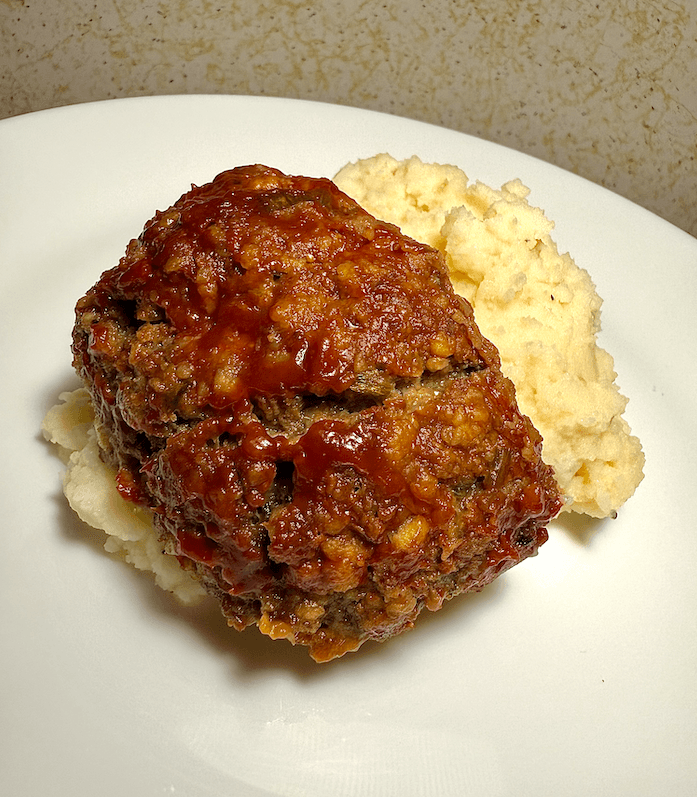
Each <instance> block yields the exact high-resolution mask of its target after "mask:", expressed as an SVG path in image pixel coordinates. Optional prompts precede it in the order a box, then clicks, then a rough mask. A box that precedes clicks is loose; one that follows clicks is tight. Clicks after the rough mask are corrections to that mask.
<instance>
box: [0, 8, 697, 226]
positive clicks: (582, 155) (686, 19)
mask: <svg viewBox="0 0 697 797" xmlns="http://www.w3.org/2000/svg"><path fill="white" fill-rule="evenodd" d="M0 32H1V34H2V35H1V38H0V118H2V117H8V116H14V115H17V114H23V113H27V112H30V111H35V110H40V109H44V108H49V107H53V106H57V105H68V104H72V103H79V102H87V101H91V100H101V99H108V98H114V97H128V96H139V95H152V94H193V93H196V94H201V93H207V94H210V93H214V94H223V93H225V94H255V95H268V96H278V97H293V98H303V99H311V100H320V101H324V102H333V103H340V104H343V105H351V106H356V107H361V108H370V109H374V110H380V111H386V112H388V113H393V114H399V115H402V116H407V117H411V118H414V119H420V120H424V121H428V122H432V123H434V124H438V125H443V126H446V127H450V128H454V129H456V130H461V131H463V132H466V133H470V134H473V135H476V136H480V137H482V138H485V139H487V140H490V141H495V142H498V143H500V144H504V145H506V146H509V147H512V148H514V149H517V150H521V151H523V152H527V153H529V154H531V155H535V156H537V157H539V158H542V159H544V160H547V161H550V162H552V163H555V164H557V165H559V166H561V167H563V168H565V169H568V170H570V171H572V172H575V173H577V174H580V175H582V176H584V177H586V178H588V179H590V180H592V181H594V182H596V183H599V184H601V185H603V186H605V187H607V188H609V189H611V190H613V191H616V192H618V193H619V194H622V195H623V196H626V197H628V198H629V199H631V200H633V201H635V202H637V203H638V204H640V205H643V206H644V207H646V208H648V209H649V210H651V211H653V212H654V213H656V214H658V215H659V216H662V217H664V218H666V219H668V220H669V221H671V222H673V223H674V224H676V225H677V226H679V227H682V228H683V229H684V230H687V231H688V232H690V233H691V234H692V235H697V201H696V197H697V1H696V0H675V2H670V0H654V2H645V1H644V0H615V2H613V3H601V2H593V1H592V0H591V1H590V2H585V1H582V0H565V1H562V0H560V1H557V0H528V2H521V1H520V0H475V1H474V2H466V1H465V0H423V1H418V0H382V2H370V1H367V0H323V1H321V2H314V3H313V2H311V1H310V0H306V2H299V1H298V0H276V1H275V2H274V0H228V1H227V2H222V0H220V2H211V1H210V0H188V2H187V0H173V1H172V2H165V0H160V1H159V2H158V0H61V2H55V0H0ZM513 176H515V175H512V177H513Z"/></svg>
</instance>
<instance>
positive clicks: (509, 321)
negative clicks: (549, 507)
mask: <svg viewBox="0 0 697 797" xmlns="http://www.w3.org/2000/svg"><path fill="white" fill-rule="evenodd" d="M334 182H335V183H336V184H337V185H338V186H339V188H341V189H342V190H343V191H345V192H346V193H347V194H349V196H351V197H352V198H353V199H355V200H356V201H357V202H358V203H359V204H361V205H363V207H365V208H366V210H368V211H369V212H370V213H372V214H373V215H375V216H377V217H378V218H382V219H384V220H386V221H390V222H392V223H394V224H397V225H398V226H400V227H401V228H402V231H403V232H404V233H406V234H407V235H409V236H411V237H413V238H416V239H417V240H420V241H423V242H424V243H428V244H430V245H431V246H435V247H436V248H438V249H440V250H441V251H442V252H443V253H444V254H445V256H446V259H447V262H448V267H449V269H450V274H451V278H452V281H453V285H454V287H455V289H456V290H457V291H458V292H459V293H460V294H461V295H462V296H464V297H465V298H466V299H467V300H468V301H469V302H470V304H472V306H473V307H474V310H475V318H476V320H477V323H478V325H479V327H480V329H481V330H482V332H483V334H484V335H485V336H486V337H488V338H489V339H490V340H491V341H492V342H493V343H494V344H495V345H496V346H497V347H498V349H499V352H500V355H501V362H502V366H503V371H504V373H506V375H507V376H509V377H510V378H511V379H512V380H513V382H514V384H515V385H516V390H517V395H518V402H519V405H520V408H521V409H522V411H523V412H525V413H526V414H527V415H528V416H529V417H530V419H531V420H532V422H533V424H534V425H535V426H536V427H537V428H538V429H539V431H540V432H541V434H542V436H543V438H544V449H543V455H544V458H545V460H546V461H547V462H548V463H549V464H550V465H552V466H553V468H554V470H555V473H556V477H557V481H558V482H559V485H560V487H561V489H562V490H563V491H564V493H565V494H566V496H567V501H568V503H567V506H566V507H565V508H566V509H570V510H573V511H575V512H581V513H584V514H588V515H591V516H593V517H608V516H613V515H615V514H616V512H617V510H618V509H619V507H620V506H621V505H622V504H623V503H624V502H625V501H626V500H627V499H628V498H629V497H630V496H631V495H632V494H633V493H634V491H635V489H636V487H637V485H638V484H639V482H640V481H641V480H642V478H643V465H644V455H643V452H642V449H641V444H640V442H639V440H638V439H637V438H636V437H634V436H632V434H631V431H630V428H629V426H628V424H627V422H626V420H625V419H624V418H623V417H622V413H623V411H624V409H625V407H626V404H627V399H626V398H624V397H623V396H622V395H621V394H620V392H619V390H618V388H617V385H616V384H615V379H616V374H615V371H614V366H613V360H612V357H611V356H610V355H609V354H608V353H607V352H606V351H604V350H603V349H602V348H600V347H599V346H598V345H597V342H596V338H597V333H598V332H599V330H600V307H601V299H600V297H599V296H598V294H597V293H596V290H595V286H594V285H593V283H592V281H591V278H590V276H589V275H588V273H587V272H586V271H585V270H583V269H582V268H579V267H578V266H577V265H576V264H575V263H574V261H573V260H572V259H571V257H570V256H569V255H568V254H560V253H559V251H558V249H557V247H556V244H555V243H554V241H553V240H552V238H551V232H552V230H553V227H554V224H553V223H552V222H551V221H550V220H549V219H547V218H546V217H545V215H544V213H543V212H542V210H540V209H539V208H536V207H533V206H531V205H530V204H529V203H528V201H527V196H528V194H529V191H528V189H527V188H526V187H525V186H524V185H523V184H522V183H521V182H520V181H519V180H513V181H512V182H509V183H506V184H505V185H504V186H503V187H502V188H501V190H500V191H496V190H494V189H492V188H489V187H488V186H486V185H484V184H482V183H479V182H476V183H470V182H469V180H468V178H467V175H466V174H465V173H464V172H462V171H461V170H460V169H458V168H457V167H455V166H447V165H441V164H426V163H423V162H422V161H421V160H419V159H418V158H416V157H413V158H410V159H409V160H405V161H397V160H395V159H394V158H392V157H391V156H389V155H378V156H376V157H374V158H369V159H367V160H363V161H358V162H357V163H354V164H349V165H347V166H345V167H344V168H343V169H342V170H341V171H340V172H339V173H338V174H337V175H336V177H335V178H334Z"/></svg>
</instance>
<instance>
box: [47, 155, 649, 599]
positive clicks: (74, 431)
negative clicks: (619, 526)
mask: <svg viewBox="0 0 697 797" xmlns="http://www.w3.org/2000/svg"><path fill="white" fill-rule="evenodd" d="M335 182H336V183H337V185H338V186H339V187H340V188H341V189H342V190H343V191H345V192H346V193H347V194H349V195H350V196H352V197H353V198H354V199H355V200H357V201H358V202H359V203H360V204H362V205H363V206H364V207H365V208H366V209H367V210H369V211H370V212H371V213H373V214H374V215H375V216H377V217H379V218H382V219H385V220H387V221H391V222H393V223H395V224H397V225H399V226H400V227H401V228H402V230H403V232H405V233H406V234H407V235H410V236H412V237H414V238H416V239H418V240H421V241H423V242H425V243H428V244H430V245H431V246H435V247H436V248H438V249H440V250H441V251H442V252H444V253H445V256H446V259H447V262H448V265H449V268H450V273H451V277H452V280H453V283H454V285H455V288H456V290H458V291H459V292H460V293H461V294H462V295H463V296H464V297H465V298H466V299H467V300H468V301H469V302H470V303H471V304H472V305H473V306H474V308H475V314H476V319H477V322H478V324H479V326H480V328H481V329H482V331H483V333H484V334H485V335H486V336H487V337H489V338H490V339H491V340H492V341H493V342H494V343H495V344H496V346H497V347H498V349H499V351H500V354H501V360H502V364H503V370H504V372H505V373H507V375H508V376H509V377H510V378H511V379H512V380H513V381H514V383H515V385H516V388H517V394H518V401H519V404H520V407H521V409H522V410H523V411H524V412H525V413H527V414H528V415H529V416H530V418H531V419H532V421H533V423H534V424H535V426H536V427H537V428H538V429H539V430H540V432H541V433H542V435H543V437H544V457H545V459H546V460H547V462H548V463H549V464H551V465H552V466H553V467H554V469H555V472H556V476H557V480H558V482H559V484H560V486H561V488H562V490H563V491H564V492H565V493H566V495H567V497H568V504H567V507H566V508H567V509H571V510H574V511H576V512H582V513H586V514H588V515H592V516H595V517H606V516H611V515H614V514H615V513H616V511H617V509H618V508H619V507H620V506H621V505H622V504H623V503H624V502H625V501H626V500H627V498H629V497H630V496H631V495H632V493H633V492H634V490H635V489H636V486H637V485H638V484H639V482H640V481H641V479H642V468H643V463H644V456H643V453H642V450H641V445H640V443H639V441H638V439H637V438H636V437H633V436H632V435H631V434H630V429H629V426H628V425H627V423H626V421H625V420H624V419H623V418H622V412H623V411H624V409H625V406H626V403H627V400H626V399H625V398H624V397H622V396H621V395H620V393H619V391H618V389H617V386H616V385H615V373H614V370H613V362H612V358H611V357H610V355H609V354H608V353H607V352H605V351H604V350H603V349H601V348H599V347H598V345H597V343H596V335H597V332H598V330H599V327H600V320H599V319H600V306H601V300H600V298H599V297H598V295H597V293H596V291H595V288H594V286H593V283H592V282H591V279H590V277H589V276H588V274H587V273H586V272H585V271H584V270H583V269H580V268H578V267H577V266H576V265H575V264H574V262H573V261H572V260H571V258H570V257H569V256H568V255H566V254H564V255H562V254H559V252H558V251H557V248H556V245H555V244H554V242H553V240H552V238H551V237H550V233H551V231H552V229H553V224H552V222H551V221H549V220H548V219H547V218H545V216H544V214H543V213H542V211H541V210H539V209H538V208H535V207H532V206H531V205H530V204H529V203H528V202H527V195H528V190H527V189H526V188H525V187H524V186H523V185H522V183H520V182H519V181H517V180H516V181H513V182H510V183H507V184H506V185H504V186H503V188H502V189H501V190H500V191H495V190H493V189H491V188H489V187H487V186H486V185H483V184H481V183H473V184H470V182H469V180H468V178H467V176H466V175H465V174H464V172H462V171H461V170H460V169H458V168H456V167H454V166H445V165H438V164H424V163H423V162H421V161H420V160H419V159H418V158H411V159H410V160H407V161H401V162H400V161H396V160H395V159H394V158H391V157H390V156H388V155H379V156H377V157H375V158H371V159H369V160H365V161H360V162H358V163H356V164H349V165H348V166H346V167H344V168H343V169H342V170H341V171H340V172H339V174H338V175H337V176H336V177H335ZM60 398H61V403H60V404H58V405H57V406H56V407H54V408H53V409H51V410H50V411H49V413H48V414H47V416H46V418H45V420H44V426H43V433H44V436H45V437H46V439H47V440H49V441H51V442H53V443H56V444H57V445H58V446H59V447H60V450H61V451H62V452H63V454H64V456H65V459H66V460H67V472H66V475H65V481H64V491H65V494H66V497H67V498H68V501H69V503H70V506H71V507H72V508H73V510H74V511H75V512H76V513H77V514H78V515H79V517H80V518H81V519H82V520H84V521H85V522H86V523H88V524H89V525H91V526H93V527H94V528H97V529H101V530H103V531H105V532H106V534H107V539H106V543H105V546H104V547H105V549H106V550H107V551H109V552H111V553H116V554H119V555H121V556H122V557H124V558H125V560H126V561H127V562H129V563H131V564H132V565H134V566H135V567H137V568H139V569H141V570H149V571H152V572H153V573H154V574H155V579H156V582H157V584H158V585H159V586H160V587H162V588H163V589H165V590H169V591H171V592H173V593H174V594H175V595H176V596H177V598H178V599H179V600H180V601H181V602H182V603H184V604H195V603H198V602H199V601H200V600H201V599H202V598H203V597H204V596H205V593H204V590H203V588H202V587H201V586H200V585H199V584H198V582H196V581H195V580H194V579H193V578H192V577H191V576H189V574H188V573H187V572H185V571H184V570H182V569H181V568H180V567H179V565H178V563H177V560H176V559H175V558H173V557H171V556H168V555H165V554H164V553H163V552H162V549H161V546H160V543H159V540H158V537H157V534H156V532H155V530H154V528H153V526H152V523H151V522H150V519H149V517H148V514H147V512H146V511H144V510H142V509H139V508H138V507H136V506H135V505H133V504H131V503H128V502H126V501H125V500H124V499H123V498H121V496H120V495H119V493H118V491H117V489H116V482H115V478H114V474H113V472H112V471H111V470H110V469H109V468H108V466H106V465H105V464H104V463H103V462H102V460H101V459H100V456H99V448H98V444H97V436H96V432H95V430H94V426H93V420H94V416H93V413H92V408H91V404H90V400H89V396H88V393H87V391H86V390H84V389H80V390H76V391H74V392H72V393H64V394H62V395H61V397H60Z"/></svg>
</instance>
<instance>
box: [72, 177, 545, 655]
mask: <svg viewBox="0 0 697 797" xmlns="http://www.w3.org/2000/svg"><path fill="white" fill-rule="evenodd" d="M73 353H74V365H75V368H76V369H77V371H78V373H79V374H80V376H81V377H82V379H83V380H84V382H85V385H86V386H87V388H88V389H89V391H90V393H91V396H92V400H93V403H94V407H95V412H96V417H97V426H98V431H99V437H100V444H101V446H102V450H103V457H104V459H105V460H106V461H107V462H108V463H110V464H111V465H113V466H114V467H115V469H116V473H117V475H116V479H117V484H118V487H119V489H120V491H121V493H122V494H123V495H124V497H126V498H127V499H129V500H131V501H135V502H137V503H139V504H142V505H145V506H147V507H150V509H151V510H152V513H153V519H154V524H155V526H156V528H157V530H158V531H159V533H160V534H161V538H162V542H163V547H164V549H165V550H166V551H167V552H168V553H170V554H171V555H172V556H176V557H177V558H178V560H179V562H180V563H181V566H182V567H184V568H187V569H189V570H191V572H192V573H193V574H194V575H195V576H196V577H197V578H198V579H200V581H201V582H202V583H203V584H204V586H205V587H206V588H207V590H208V591H210V592H211V593H212V594H213V595H214V596H215V597H216V598H217V599H218V600H219V601H220V604H221V607H222V611H223V613H224V615H225V617H226V618H227V620H228V622H229V624H230V625H232V626H234V627H235V628H238V629H242V628H244V627H246V626H248V625H250V624H253V623H256V624H257V625H258V626H259V628H260V629H261V631H262V632H264V633H265V634H268V635H270V636H271V637H274V638H278V637H284V638H287V639H289V640H290V641H291V642H293V643H298V644H302V645H307V646H308V647H309V649H310V654H311V655H312V656H313V658H315V659H316V660H318V661H325V660H328V659H332V658H334V657H337V656H340V655H342V654H343V653H345V652H347V651H350V650H355V649H357V648H358V647H359V646H360V645H361V644H362V643H363V642H364V641H365V640H367V639H374V640H382V639H385V638H387V637H390V636H392V635H394V634H397V633H399V632H400V631H403V630H405V629H406V628H409V627H410V626H412V625H413V623H414V620H415V619H416V617H417V615H418V614H419V612H420V611H421V610H422V609H423V608H424V607H427V608H428V609H431V610H436V609H438V608H439V607H440V606H441V605H442V603H443V601H444V600H445V599H448V598H451V597H452V596H454V595H456V594H457V593H460V592H466V591H469V590H479V589H481V588H482V587H483V586H484V585H485V584H487V583H488V582H490V581H491V580H492V579H494V578H495V577H496V576H497V575H499V574H500V573H501V572H502V571H503V570H505V569H507V568H509V567H511V566H512V565H514V564H516V563H517V562H520V561H521V560H522V559H524V558H525V557H527V556H530V555H532V554H534V553H535V552H536V551H537V548H538V546H539V545H541V544H542V543H543V542H544V541H545V540H546V538H547V535H546V531H545V525H546V524H547V522H548V521H549V520H550V519H551V518H552V517H554V515H556V513H557V512H558V511H559V509H560V507H561V498H560V495H559V492H558V489H557V486H556V484H555V481H554V478H553V473H552V471H551V469H550V468H549V467H548V466H547V465H545V464H544V463H543V462H542V460H541V458H540V448H541V440H540V436H539V434H538V433H537V432H536V430H535V429H534V428H533V427H532V425H531V423H530V422H529V420H528V419H527V418H526V417H524V416H523V415H522V414H521V413H520V412H519V411H518V409H517V406H516V401H515V392H514V388H513V385H512V384H511V382H510V381H508V380H507V379H506V378H505V377H504V376H503V375H502V374H501V371H500V367H499V359H498V355H497V352H496V349H495V348H494V346H493V345H492V344H491V343H490V342H489V341H487V340H486V339H484V338H483V337H482V335H481V334H480V332H479V330H478V329H477V326H476V324H475V322H474V318H473V315H472V310H471V308H470V306H469V305H468V304H467V303H466V302H465V301H464V300H463V299H461V298H459V297H457V296H456V295H455V293H454V292H453V290H452V287H451V285H450V282H449V279H448V275H447V271H446V267H445V264H444V262H443V259H442V256H441V255H440V254H439V253H438V252H437V251H436V250H434V249H432V248H430V247H428V246H426V245H424V244H421V243H417V242H416V241H414V240H412V239H410V238H407V237H406V236H404V235H402V234H401V233H400V231H399V230H398V229H397V228H396V227H394V226H392V225H390V224H387V223H384V222H381V221H378V220H376V219H375V218H373V217H372V216H371V215H369V214H368V213H367V212H366V211H364V210H363V209H362V208H361V207H359V206H358V205H357V204H356V203H355V202H354V201H353V200H351V199H350V198H349V197H347V196H346V195H345V194H343V193H341V192H340V191H339V190H338V189H337V188H336V187H335V186H334V185H333V183H331V182H330V181H329V180H325V179H313V178H308V177H289V176H286V175H284V174H282V173H281V172H279V171H276V170H274V169H270V168H267V167H264V166H258V165H257V166H249V167H241V168H237V169H232V170H230V171H226V172H223V173H222V174H220V175H218V176H217V177H216V178H215V179H214V180H213V181H212V182H211V183H208V184H206V185H202V186H200V187H193V188H192V190H191V191H189V192H188V193H186V194H185V195H184V196H182V197H181V199H179V201H178V202H176V203H175V204H174V205H173V206H172V207H171V208H170V209H169V210H166V211H164V212H159V213H157V214H156V215H155V217H154V218H153V219H152V220H151V221H150V222H148V223H147V225H146V226H145V229H144V230H143V232H142V234H141V235H140V237H139V238H138V239H137V240H134V241H132V242H131V243H130V245H129V246H128V249H127V251H126V254H125V256H124V257H123V258H122V259H121V261H120V263H119V264H118V265H117V266H116V267H115V268H113V269H111V270H109V271H107V272H105V273H104V274H103V275H102V277H101V278H100V280H99V281H98V282H97V284H96V285H95V286H94V287H93V288H92V289H91V290H90V291H89V292H88V293H87V295H86V296H84V297H83V298H82V299H81V300H80V301H79V302H78V304H77V309H76V323H75V328H74V334H73Z"/></svg>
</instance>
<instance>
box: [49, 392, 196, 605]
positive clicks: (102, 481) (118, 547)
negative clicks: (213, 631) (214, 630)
mask: <svg viewBox="0 0 697 797" xmlns="http://www.w3.org/2000/svg"><path fill="white" fill-rule="evenodd" d="M60 399H61V402H62V403H60V404H57V405H56V406H55V407H53V408H52V409H50V410H49V412H48V413H47V415H46V417H45V418H44V423H43V430H42V431H43V434H44V437H45V438H46V439H47V440H49V441H50V442H52V443H56V444H57V445H58V446H60V450H61V451H62V452H63V454H64V456H65V458H67V470H66V474H65V478H64V481H63V490H64V492H65V495H66V498H67V499H68V503H69V504H70V506H71V508H72V509H73V510H74V511H75V513H76V514H77V515H78V516H79V517H80V519H81V520H84V522H85V523H87V524H89V525H90V526H92V527H93V528H95V529H101V530H102V531H105V532H106V534H107V539H106V542H105V543H104V548H105V549H106V550H107V551H108V552H109V553H115V554H119V555H121V556H123V557H124V559H125V560H126V561H127V562H128V563H129V564H132V565H133V566H134V567H137V568H138V569H139V570H149V571H152V572H153V573H154V574H155V581H156V583H157V584H158V586H160V587H161V588H162V589H164V590H168V591H170V592H173V593H174V594H175V595H176V596H177V598H178V599H179V600H180V601H181V602H182V603H184V604H186V605H193V604H196V603H198V602H199V601H200V600H202V598H203V597H204V596H205V594H206V593H205V592H204V590H203V587H201V586H200V585H199V583H198V582H197V581H195V580H194V579H193V578H192V577H191V576H190V575H189V574H188V573H187V572H186V571H184V570H182V569H181V567H179V563H178V562H177V560H176V559H175V558H174V557H173V556H168V555H166V554H164V553H163V552H162V547H161V545H160V542H159V540H158V536H157V534H156V533H155V529H154V528H153V525H152V523H151V521H150V517H149V515H148V513H147V511H145V510H143V509H140V508H139V507H137V506H136V505H135V504H132V503H130V502H128V501H125V500H124V499H123V498H122V497H121V496H120V495H119V492H118V490H117V489H116V478H115V474H114V472H113V471H112V470H111V469H110V468H109V467H108V466H107V465H105V464H104V463H103V462H102V460H101V458H100V456H99V446H98V444H97V434H96V431H95V428H94V424H93V421H94V414H93V412H92V404H91V402H90V397H89V394H88V393H87V391H86V390H84V389H80V390H75V391H73V392H72V393H62V394H61V396H60Z"/></svg>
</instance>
